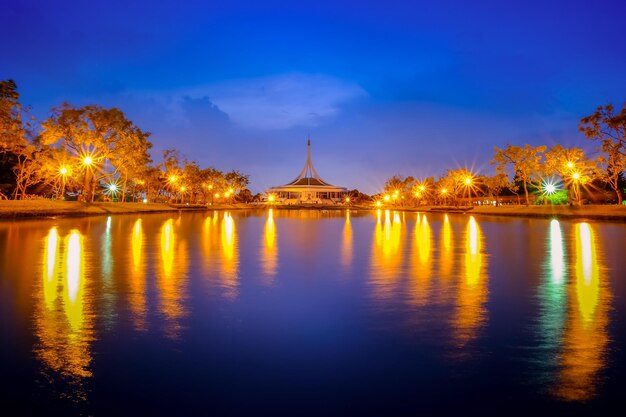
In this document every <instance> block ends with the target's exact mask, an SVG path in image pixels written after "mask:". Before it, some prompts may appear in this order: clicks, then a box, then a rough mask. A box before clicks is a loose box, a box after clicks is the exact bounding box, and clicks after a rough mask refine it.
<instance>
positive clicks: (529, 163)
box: [491, 144, 546, 205]
mask: <svg viewBox="0 0 626 417" xmlns="http://www.w3.org/2000/svg"><path fill="white" fill-rule="evenodd" d="M545 150H546V146H543V145H542V146H536V147H533V146H530V145H528V144H525V145H524V147H523V148H522V147H519V146H514V145H510V144H507V145H506V148H504V149H499V148H498V147H495V148H494V151H495V155H494V157H493V159H492V160H491V163H492V164H494V165H496V170H497V172H498V173H504V174H505V175H507V177H508V178H511V173H510V172H507V167H511V168H512V170H513V178H515V177H516V178H518V179H519V180H520V182H522V185H523V188H524V195H525V196H526V205H530V199H529V197H528V186H529V185H535V186H537V187H539V182H540V178H541V175H540V174H541V158H542V154H543V152H545Z"/></svg>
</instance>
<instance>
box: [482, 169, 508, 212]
mask: <svg viewBox="0 0 626 417" xmlns="http://www.w3.org/2000/svg"><path fill="white" fill-rule="evenodd" d="M482 181H483V184H484V185H485V187H487V190H488V191H489V193H491V195H493V196H494V197H495V198H496V205H497V206H499V205H500V194H502V191H503V190H504V189H505V188H510V187H511V183H510V181H509V177H507V175H506V174H505V173H503V172H499V173H497V174H496V175H494V176H492V177H484V178H483V180H482Z"/></svg>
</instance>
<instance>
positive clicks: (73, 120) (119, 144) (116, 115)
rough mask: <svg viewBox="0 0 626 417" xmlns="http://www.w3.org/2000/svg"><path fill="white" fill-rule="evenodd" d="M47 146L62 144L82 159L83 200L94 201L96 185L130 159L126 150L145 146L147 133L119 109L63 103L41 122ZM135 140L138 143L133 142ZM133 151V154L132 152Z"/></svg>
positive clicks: (113, 173)
mask: <svg viewBox="0 0 626 417" xmlns="http://www.w3.org/2000/svg"><path fill="white" fill-rule="evenodd" d="M42 127H43V131H42V133H41V140H42V143H43V144H44V145H55V144H60V146H61V147H62V148H64V149H65V150H66V151H67V152H68V153H69V154H70V155H73V156H74V157H75V158H77V159H79V160H81V161H82V165H83V172H84V183H83V190H82V191H83V195H82V197H83V199H84V200H85V201H93V199H94V195H95V188H96V184H97V183H98V182H99V181H100V180H102V179H105V178H109V177H112V176H114V175H115V174H116V172H115V170H116V166H115V165H114V164H113V162H115V163H117V164H118V167H117V168H123V169H126V168H125V167H123V166H122V164H123V163H125V162H128V158H127V157H126V156H125V155H121V153H123V152H130V150H131V148H133V146H135V145H136V143H139V145H138V147H139V148H145V146H146V144H145V143H143V144H142V143H140V142H141V141H143V140H147V134H146V133H143V132H141V131H140V130H139V129H138V128H137V127H136V126H135V125H134V124H133V123H132V122H131V121H130V120H128V119H127V118H126V116H125V115H124V113H123V112H122V111H121V110H119V109H116V108H111V109H105V108H103V107H100V106H96V105H89V106H84V107H80V108H74V107H72V106H71V105H70V104H68V103H63V104H62V105H60V106H59V107H56V108H54V109H53V110H52V116H51V117H50V118H48V119H47V120H46V121H44V123H43V124H42ZM133 142H136V143H133ZM131 154H134V153H133V152H131Z"/></svg>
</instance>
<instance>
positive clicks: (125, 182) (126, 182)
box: [122, 174, 128, 203]
mask: <svg viewBox="0 0 626 417" xmlns="http://www.w3.org/2000/svg"><path fill="white" fill-rule="evenodd" d="M127 185H128V174H126V175H124V187H122V203H125V202H126V186H127Z"/></svg>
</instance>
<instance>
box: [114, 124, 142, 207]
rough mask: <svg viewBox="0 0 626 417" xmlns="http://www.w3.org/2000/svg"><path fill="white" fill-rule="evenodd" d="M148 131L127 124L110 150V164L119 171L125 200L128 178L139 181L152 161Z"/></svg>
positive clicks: (123, 199) (122, 199)
mask: <svg viewBox="0 0 626 417" xmlns="http://www.w3.org/2000/svg"><path fill="white" fill-rule="evenodd" d="M149 136H150V133H149V132H142V131H141V129H139V128H138V127H137V126H134V125H128V126H126V129H125V130H124V131H122V132H121V135H120V140H118V141H117V142H116V143H115V144H114V146H113V149H112V152H111V164H112V165H113V167H114V168H115V169H116V170H117V172H119V174H120V179H121V182H122V184H121V185H122V198H121V201H122V202H124V201H126V193H127V190H128V182H129V179H134V180H135V181H134V182H135V183H139V184H140V183H141V182H142V181H144V182H145V180H144V179H142V177H143V175H144V174H145V171H146V169H147V167H148V166H149V165H150V163H151V162H152V161H151V160H150V154H149V150H150V148H152V144H151V143H150V141H149V140H148V137H149Z"/></svg>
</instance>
